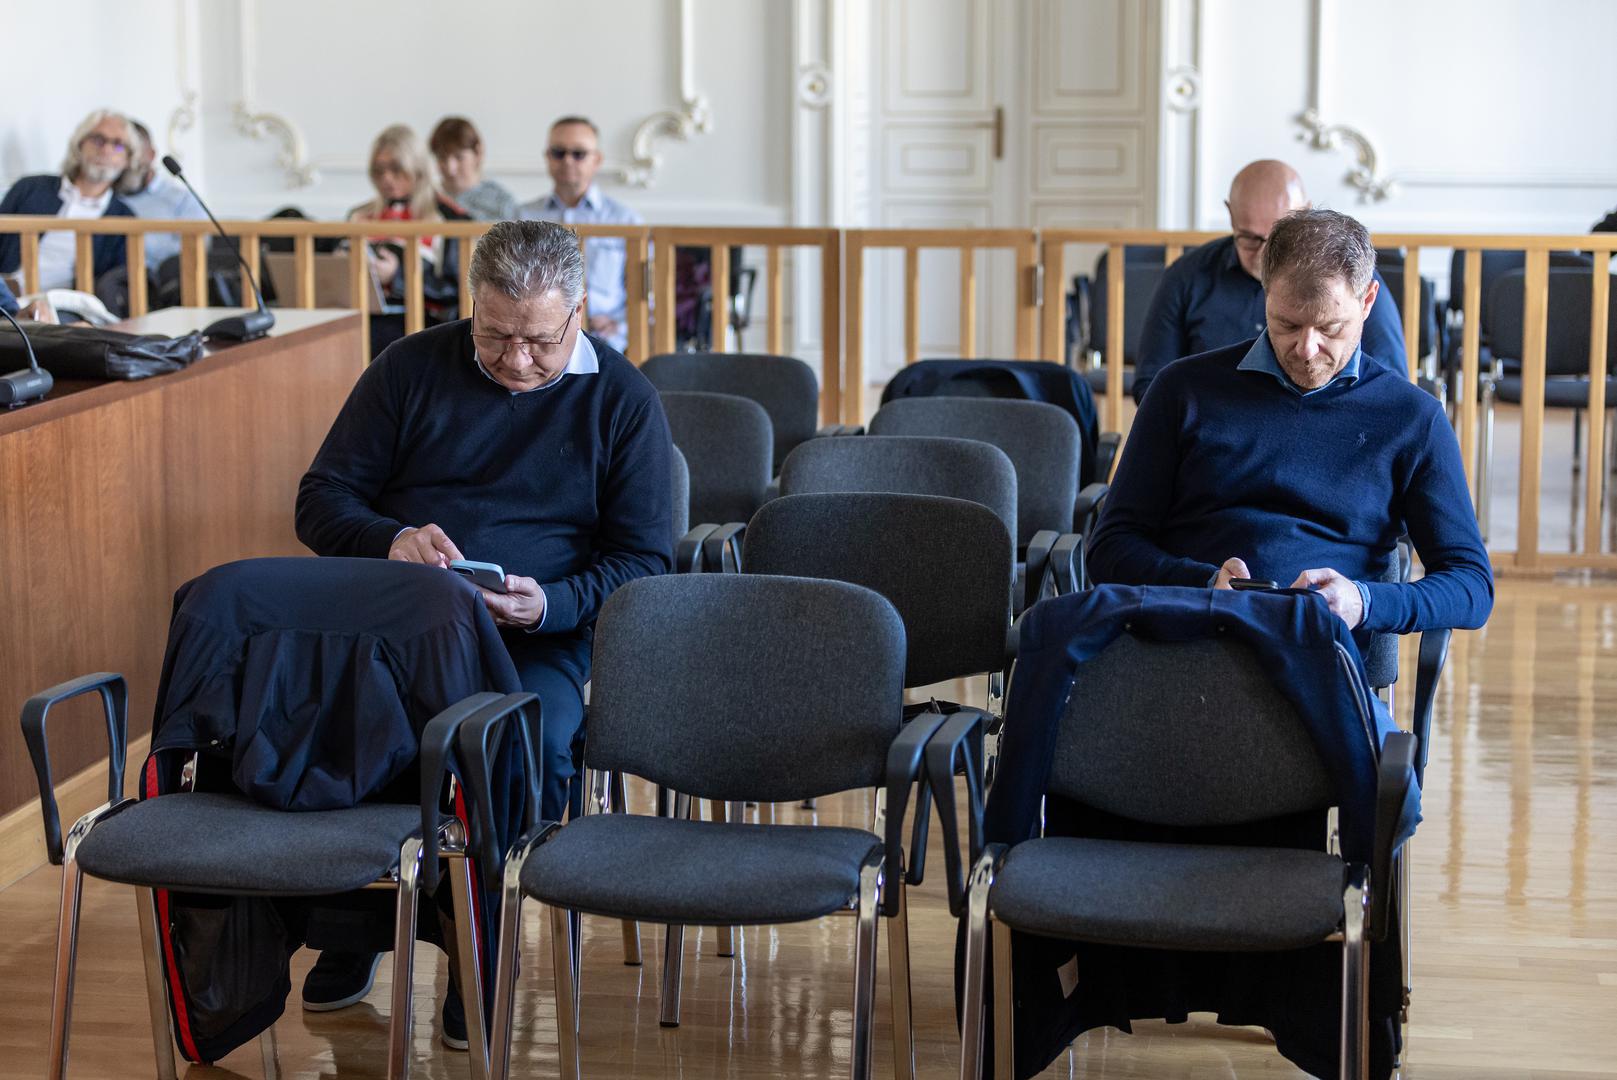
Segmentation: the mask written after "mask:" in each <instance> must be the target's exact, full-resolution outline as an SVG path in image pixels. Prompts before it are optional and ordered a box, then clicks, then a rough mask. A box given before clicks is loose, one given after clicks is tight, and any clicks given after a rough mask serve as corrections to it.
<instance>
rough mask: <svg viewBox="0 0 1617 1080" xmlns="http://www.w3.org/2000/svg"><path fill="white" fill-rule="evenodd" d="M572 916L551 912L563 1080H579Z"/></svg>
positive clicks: (566, 913)
mask: <svg viewBox="0 0 1617 1080" xmlns="http://www.w3.org/2000/svg"><path fill="white" fill-rule="evenodd" d="M569 914H571V913H570V912H568V911H566V910H565V909H563V908H558V907H553V908H551V909H550V964H551V970H552V971H553V972H554V973H555V979H556V1038H557V1042H558V1043H559V1044H560V1046H559V1050H560V1058H561V1061H560V1064H561V1075H562V1080H578V1077H579V1061H578V996H577V993H578V991H577V983H576V981H575V980H574V978H573V942H572V936H573V923H572V920H571V919H569V918H568V915H569Z"/></svg>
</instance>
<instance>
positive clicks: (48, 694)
mask: <svg viewBox="0 0 1617 1080" xmlns="http://www.w3.org/2000/svg"><path fill="white" fill-rule="evenodd" d="M92 690H94V691H96V692H97V693H99V694H100V695H101V711H102V714H103V715H104V716H105V718H106V721H107V801H108V802H109V803H114V802H117V801H118V800H119V799H121V798H123V795H124V759H125V757H127V756H128V753H129V686H128V684H127V683H125V682H124V677H123V676H122V675H119V674H117V673H116V672H112V671H99V672H96V673H95V674H94V675H80V676H79V677H78V678H76V679H69V680H68V681H67V682H64V683H58V684H57V685H55V686H53V687H51V688H50V689H49V690H42V691H40V692H39V693H37V694H35V695H34V696H33V697H31V698H29V699H28V700H27V701H26V702H24V703H23V707H22V737H23V741H24V742H25V743H27V744H28V756H29V757H30V758H32V759H33V762H34V777H35V779H37V780H38V781H39V812H40V816H41V817H43V818H44V819H45V854H46V855H47V856H48V857H49V858H50V861H51V865H52V866H60V865H62V817H61V811H60V810H59V809H58V808H57V805H56V788H55V785H53V784H52V783H51V756H50V746H49V744H48V742H47V740H46V738H45V716H46V714H48V713H49V712H50V711H51V706H53V705H57V704H60V703H61V702H63V701H66V700H68V699H69V698H75V697H78V696H79V695H80V694H88V693H90V692H91V691H92Z"/></svg>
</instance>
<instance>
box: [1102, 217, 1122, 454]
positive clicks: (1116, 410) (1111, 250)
mask: <svg viewBox="0 0 1617 1080" xmlns="http://www.w3.org/2000/svg"><path fill="white" fill-rule="evenodd" d="M1106 430H1107V431H1122V430H1123V245H1122V244H1111V245H1108V247H1107V248H1106Z"/></svg>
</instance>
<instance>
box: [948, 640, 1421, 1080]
mask: <svg viewBox="0 0 1617 1080" xmlns="http://www.w3.org/2000/svg"><path fill="white" fill-rule="evenodd" d="M1343 670H1344V671H1347V672H1349V677H1351V678H1355V679H1357V674H1356V673H1355V672H1353V665H1352V664H1351V662H1347V661H1344V664H1343ZM1074 685H1075V687H1078V688H1081V690H1079V691H1076V692H1074V693H1073V695H1072V697H1071V698H1070V700H1069V703H1068V705H1067V707H1066V711H1065V713H1064V715H1063V716H1062V717H1061V720H1060V727H1059V730H1058V733H1057V736H1056V742H1055V747H1054V750H1053V753H1052V758H1051V762H1050V766H1049V769H1050V771H1049V778H1048V781H1047V786H1046V789H1045V790H1046V791H1047V793H1048V794H1050V795H1053V796H1060V797H1063V798H1066V799H1071V800H1075V801H1077V802H1080V803H1082V804H1084V805H1086V806H1089V807H1093V808H1095V809H1097V810H1099V811H1101V812H1103V813H1106V814H1111V815H1116V816H1118V817H1122V818H1127V819H1129V820H1132V821H1137V822H1143V823H1147V824H1153V825H1169V826H1216V825H1239V824H1244V823H1249V822H1258V821H1263V820H1267V819H1272V818H1276V817H1279V816H1282V815H1286V814H1293V813H1303V812H1307V811H1314V810H1323V809H1325V808H1328V807H1329V806H1330V805H1332V803H1333V802H1334V785H1333V783H1332V781H1331V778H1330V776H1329V774H1328V773H1327V772H1326V771H1325V768H1324V765H1323V764H1322V763H1321V761H1320V758H1319V753H1318V751H1317V750H1316V749H1315V746H1314V744H1313V741H1312V739H1311V737H1310V736H1309V734H1308V732H1307V729H1306V728H1305V727H1304V726H1303V724H1302V723H1301V722H1300V721H1299V719H1298V717H1297V715H1296V713H1295V711H1294V710H1293V708H1292V706H1291V704H1290V703H1289V702H1288V701H1287V700H1286V699H1285V698H1283V697H1282V696H1281V695H1280V693H1279V692H1278V691H1277V690H1276V689H1275V688H1274V686H1273V685H1272V684H1271V683H1270V681H1269V679H1268V677H1267V675H1266V674H1265V673H1264V671H1263V669H1262V668H1261V666H1260V665H1259V663H1258V661H1257V659H1256V658H1255V656H1254V655H1253V653H1252V652H1251V650H1250V649H1249V648H1248V647H1246V646H1244V645H1242V644H1241V643H1239V642H1235V641H1231V640H1228V639H1223V638H1218V639H1206V640H1192V641H1184V642H1173V643H1163V642H1152V641H1144V640H1140V639H1137V638H1135V637H1133V636H1132V635H1130V634H1124V635H1122V636H1120V637H1119V638H1118V639H1117V640H1116V641H1114V642H1113V643H1112V644H1111V645H1109V646H1108V647H1107V648H1106V649H1104V650H1103V651H1102V652H1101V653H1099V654H1098V655H1097V656H1095V657H1093V658H1092V659H1090V660H1089V661H1087V662H1086V663H1084V664H1082V665H1080V666H1079V668H1078V672H1077V679H1076V681H1075V684H1074ZM1215 685H1216V686H1217V687H1218V688H1219V693H1218V694H1216V695H1215V694H1209V693H1208V692H1207V687H1209V686H1215ZM1357 697H1358V698H1359V700H1363V701H1367V700H1368V692H1367V691H1366V690H1364V688H1363V687H1361V688H1360V692H1359V693H1358V695H1357ZM1232 705H1233V706H1234V707H1232ZM1363 720H1364V722H1365V723H1366V724H1369V723H1370V722H1371V720H1370V718H1369V717H1368V716H1366V717H1363ZM971 722H977V721H975V720H974V719H973V718H970V717H965V716H962V717H959V718H956V719H955V720H951V721H950V723H949V724H948V725H945V730H944V731H943V732H940V733H939V736H938V742H937V743H936V746H937V747H938V750H937V753H936V754H934V753H932V752H929V753H928V754H927V774H928V776H929V778H941V779H933V780H932V781H931V784H932V789H933V797H934V798H935V799H937V800H938V811H939V814H940V816H941V817H942V819H943V823H944V828H945V831H946V833H947V834H948V842H947V844H946V847H945V851H946V853H947V854H948V855H949V856H950V859H949V861H950V864H951V868H950V875H949V877H950V881H949V888H950V901H951V907H952V908H953V910H954V911H955V913H956V914H957V915H960V914H962V913H965V917H966V921H967V930H966V954H965V978H964V999H963V1000H964V1004H963V1016H962V1021H963V1023H962V1041H961V1073H960V1075H961V1076H962V1077H977V1076H981V1075H993V1076H996V1077H1009V1076H1013V1075H1015V1073H1014V1072H1013V1067H1014V1062H1013V1061H1012V1049H1013V1043H1014V1040H1013V1039H1012V1037H1011V1031H1012V1008H1013V1005H1012V991H1011V985H1012V981H1011V980H1012V971H1011V951H1012V950H1011V938H1010V933H1011V931H1012V930H1016V931H1020V932H1022V933H1025V934H1031V935H1036V936H1041V937H1049V938H1056V939H1061V940H1075V941H1081V942H1091V943H1098V944H1107V945H1120V946H1129V947H1137V948H1172V949H1195V950H1214V951H1278V950H1290V949H1299V948H1304V947H1307V946H1311V945H1316V944H1318V943H1320V942H1322V941H1327V940H1334V939H1336V938H1337V937H1338V936H1340V940H1341V941H1342V943H1343V983H1342V987H1343V991H1342V1006H1341V1008H1342V1025H1343V1027H1342V1030H1343V1032H1344V1034H1345V1037H1344V1040H1343V1046H1342V1058H1341V1075H1342V1076H1343V1077H1360V1076H1363V1075H1365V1070H1366V1068H1367V1066H1368V1061H1367V1057H1366V1054H1367V1040H1368V1015H1367V1009H1366V1005H1365V1001H1366V998H1365V994H1366V992H1367V987H1368V963H1369V952H1368V949H1367V941H1369V940H1372V939H1379V937H1380V936H1381V935H1383V934H1384V933H1385V930H1386V911H1387V903H1388V897H1389V895H1390V893H1391V891H1392V890H1391V888H1390V883H1391V876H1390V874H1389V867H1390V864H1391V858H1392V843H1393V829H1392V822H1393V821H1394V820H1395V819H1396V816H1397V812H1398V809H1399V808H1400V807H1401V806H1402V803H1403V798H1404V793H1405V792H1406V791H1407V789H1408V786H1409V785H1410V784H1412V783H1413V782H1414V771H1415V747H1414V739H1413V737H1412V736H1410V735H1407V734H1405V733H1401V732H1400V733H1395V734H1393V735H1390V736H1388V738H1387V740H1386V743H1385V745H1384V747H1383V749H1382V756H1381V765H1380V775H1379V778H1378V779H1379V785H1378V792H1377V811H1376V812H1377V824H1378V826H1384V827H1382V828H1378V829H1377V832H1376V836H1377V850H1376V852H1375V855H1374V860H1373V865H1372V866H1364V865H1359V864H1349V863H1344V862H1343V861H1342V859H1341V858H1340V857H1338V856H1337V855H1334V854H1331V853H1328V852H1326V851H1323V850H1317V851H1310V850H1302V849H1294V848H1276V847H1259V848H1247V847H1239V846H1229V845H1191V844H1166V843H1148V842H1123V841H1111V840H1092V839H1082V838H1076V837H1037V838H1034V839H1032V840H1028V841H1026V842H1023V843H1020V844H1016V845H1015V846H1013V847H1009V848H1007V847H1006V846H1005V845H1002V844H992V845H988V846H987V847H986V848H984V849H983V850H981V851H977V850H973V851H972V852H971V863H970V865H971V868H972V869H971V875H970V878H969V882H968V881H966V880H962V878H961V876H960V873H959V867H960V866H961V865H962V863H961V862H960V856H959V850H960V848H959V841H958V824H957V819H956V817H955V796H954V784H953V780H952V769H953V760H952V755H954V754H955V753H957V752H958V748H959V747H961V746H967V747H969V745H970V743H969V742H966V743H959V744H951V743H949V742H948V741H947V736H948V735H952V734H954V733H953V732H951V731H950V730H949V729H950V727H952V726H953V725H955V724H957V723H971ZM968 794H969V796H970V797H971V806H970V808H969V811H968V812H969V814H970V815H971V822H972V837H973V841H972V846H973V848H976V847H978V846H980V840H977V839H976V838H977V837H980V836H981V831H980V830H981V817H980V814H981V804H980V802H979V801H978V793H977V791H976V790H975V789H972V788H968ZM1384 817H1385V818H1386V820H1385V821H1383V818H1384ZM990 927H992V930H993V934H994V947H993V954H994V972H993V979H994V984H993V999H994V1013H995V1015H994V1018H993V1034H994V1040H993V1041H994V1057H995V1062H994V1066H993V1068H992V1071H991V1072H985V1071H984V1069H983V1062H982V1060H981V1058H982V1052H983V1031H984V1018H983V1012H984V1007H983V1001H984V993H985V988H986V987H985V980H986V978H987V973H986V971H985V966H986V963H987V951H988V935H989V931H990Z"/></svg>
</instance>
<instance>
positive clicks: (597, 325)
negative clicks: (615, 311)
mask: <svg viewBox="0 0 1617 1080" xmlns="http://www.w3.org/2000/svg"><path fill="white" fill-rule="evenodd" d="M617 330H618V320H616V319H614V318H613V317H612V316H610V315H591V316H590V332H591V333H593V334H594V335H595V336H596V337H611V336H612V335H613V334H615V333H617Z"/></svg>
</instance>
